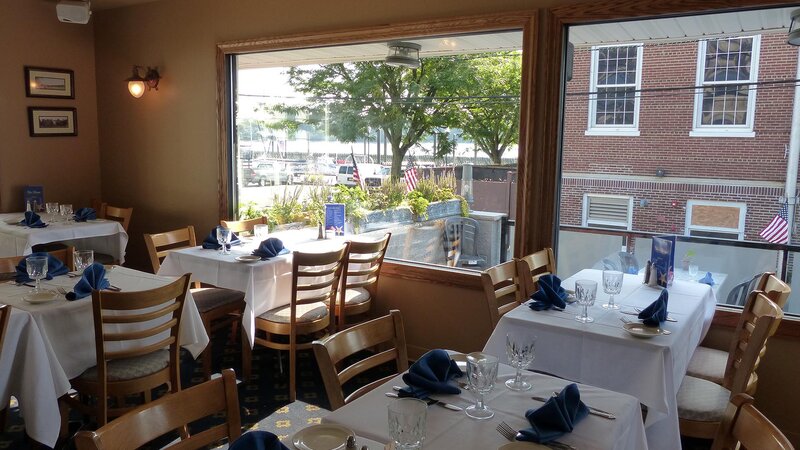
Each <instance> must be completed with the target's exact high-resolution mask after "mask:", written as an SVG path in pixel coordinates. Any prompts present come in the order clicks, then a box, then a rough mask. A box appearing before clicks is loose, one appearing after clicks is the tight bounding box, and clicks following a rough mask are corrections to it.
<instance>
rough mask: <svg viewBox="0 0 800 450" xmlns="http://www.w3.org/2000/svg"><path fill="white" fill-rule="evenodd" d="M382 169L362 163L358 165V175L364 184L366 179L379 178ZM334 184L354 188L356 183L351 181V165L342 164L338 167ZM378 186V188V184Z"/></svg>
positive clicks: (378, 166)
mask: <svg viewBox="0 0 800 450" xmlns="http://www.w3.org/2000/svg"><path fill="white" fill-rule="evenodd" d="M381 169H382V167H381V166H380V165H379V164H367V163H362V164H359V165H358V175H359V176H360V177H361V179H362V180H364V183H365V184H366V180H367V178H370V177H376V176H377V177H380V173H381ZM336 184H343V185H345V186H355V185H356V182H355V180H354V179H353V165H352V164H343V165H341V166H339V170H338V173H337V175H336ZM378 186H380V182H378Z"/></svg>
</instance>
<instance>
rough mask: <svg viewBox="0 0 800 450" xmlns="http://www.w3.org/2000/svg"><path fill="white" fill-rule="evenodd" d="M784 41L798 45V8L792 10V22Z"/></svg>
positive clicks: (799, 12) (799, 41)
mask: <svg viewBox="0 0 800 450" xmlns="http://www.w3.org/2000/svg"><path fill="white" fill-rule="evenodd" d="M786 43H788V44H791V45H800V9H795V10H794V11H792V22H791V23H790V24H789V38H788V39H787V40H786Z"/></svg>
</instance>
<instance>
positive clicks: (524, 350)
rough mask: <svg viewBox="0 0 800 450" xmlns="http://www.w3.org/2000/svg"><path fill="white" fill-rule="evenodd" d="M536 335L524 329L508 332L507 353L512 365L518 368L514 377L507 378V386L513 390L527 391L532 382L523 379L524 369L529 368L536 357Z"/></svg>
mask: <svg viewBox="0 0 800 450" xmlns="http://www.w3.org/2000/svg"><path fill="white" fill-rule="evenodd" d="M535 348H536V336H533V335H532V334H530V333H526V332H522V331H512V332H510V333H508V334H506V355H507V356H508V361H509V362H510V363H511V366H512V367H515V368H516V369H517V374H516V375H515V376H514V378H510V379H508V380H506V387H508V388H509V389H511V390H512V391H527V390H528V389H530V388H531V387H533V386H531V384H530V383H528V382H527V381H525V380H523V379H522V369H527V368H528V366H529V365H530V364H531V363H532V362H533V359H534V358H535V354H534V350H535Z"/></svg>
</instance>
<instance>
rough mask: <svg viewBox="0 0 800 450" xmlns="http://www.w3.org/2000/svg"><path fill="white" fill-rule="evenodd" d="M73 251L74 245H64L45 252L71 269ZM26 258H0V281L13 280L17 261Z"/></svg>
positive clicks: (15, 274) (72, 267)
mask: <svg viewBox="0 0 800 450" xmlns="http://www.w3.org/2000/svg"><path fill="white" fill-rule="evenodd" d="M74 252H75V247H71V246H69V247H64V248H59V249H58V250H51V251H49V252H47V253H49V254H51V255H53V256H55V257H56V259H58V260H59V261H61V262H62V263H64V265H65V266H67V269H69V270H70V271H72V270H73V269H74V268H75V266H74V264H75V261H74V257H73V253H74ZM25 258H27V255H26V256H6V257H3V258H0V281H7V280H13V279H14V278H15V277H16V276H17V266H18V265H19V262H20V261H22V260H23V259H25Z"/></svg>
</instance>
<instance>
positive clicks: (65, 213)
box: [58, 203, 72, 222]
mask: <svg viewBox="0 0 800 450" xmlns="http://www.w3.org/2000/svg"><path fill="white" fill-rule="evenodd" d="M58 209H59V211H60V212H61V216H62V217H63V219H64V222H69V221H70V219H71V218H72V205H71V204H69V203H65V204H63V205H58Z"/></svg>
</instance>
